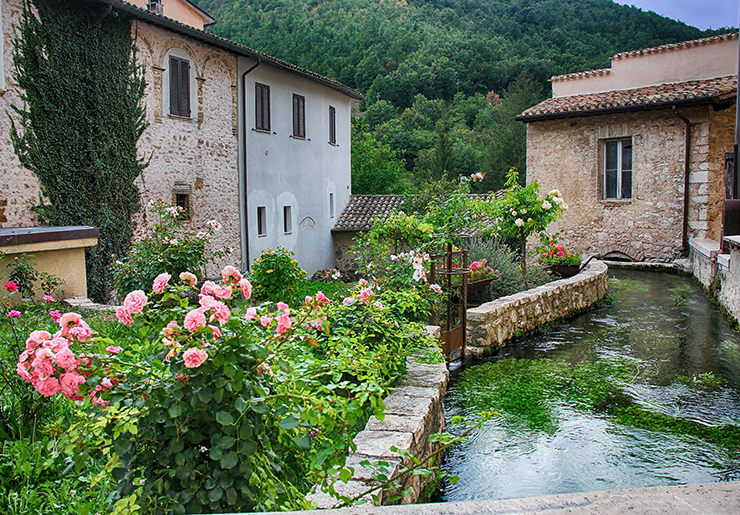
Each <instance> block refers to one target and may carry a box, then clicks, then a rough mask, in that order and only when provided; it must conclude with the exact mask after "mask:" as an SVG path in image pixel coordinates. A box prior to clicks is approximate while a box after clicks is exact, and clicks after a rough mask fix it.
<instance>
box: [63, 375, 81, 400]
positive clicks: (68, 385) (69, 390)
mask: <svg viewBox="0 0 740 515" xmlns="http://www.w3.org/2000/svg"><path fill="white" fill-rule="evenodd" d="M84 382H85V378H84V377H82V376H81V375H80V374H78V373H77V372H67V373H66V374H62V377H61V381H60V385H59V386H60V389H61V391H62V395H64V396H65V397H66V398H68V399H72V400H81V399H82V397H81V396H79V395H77V394H78V393H79V392H80V385H81V384H84Z"/></svg>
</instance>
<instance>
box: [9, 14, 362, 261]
mask: <svg viewBox="0 0 740 515" xmlns="http://www.w3.org/2000/svg"><path fill="white" fill-rule="evenodd" d="M132 1H133V3H128V2H125V1H121V0H100V4H102V5H101V7H103V8H106V7H107V6H110V8H111V9H112V10H114V11H118V12H121V13H124V14H126V15H129V16H131V18H132V23H131V24H132V35H133V36H134V38H135V42H136V45H137V48H138V54H137V58H138V60H139V61H140V62H141V63H142V65H143V68H144V74H145V78H146V82H147V86H146V91H145V99H144V102H145V105H146V118H147V121H148V122H149V127H148V128H147V130H146V131H145V133H144V134H143V136H142V137H141V139H140V140H139V152H140V154H141V155H142V156H151V159H150V162H149V166H148V167H147V168H146V169H145V170H144V172H143V173H142V175H141V177H140V179H139V180H138V186H139V189H140V191H141V193H142V205H144V206H146V205H147V203H148V202H149V201H151V200H154V199H163V200H164V201H165V202H166V203H168V204H172V205H175V204H177V205H180V206H182V207H183V208H185V209H187V211H188V213H189V218H190V225H191V227H192V229H193V230H196V231H197V230H199V229H201V228H202V227H203V225H204V224H205V222H206V221H208V220H213V219H215V220H217V221H219V222H220V223H221V224H222V226H223V229H222V230H221V231H219V232H218V233H217V234H216V235H215V237H214V240H213V246H214V247H215V248H216V249H219V250H221V249H225V248H229V249H231V250H232V252H231V254H230V255H229V256H227V257H226V258H224V259H223V262H222V263H219V264H218V265H217V266H222V265H224V264H227V263H228V264H234V265H241V266H242V269H247V267H248V264H249V263H251V262H252V261H254V260H255V259H256V258H257V257H259V254H260V252H261V251H262V250H264V249H266V248H275V247H277V246H282V247H285V248H286V249H288V250H291V251H293V252H295V254H296V259H297V260H298V262H299V264H300V265H301V266H302V267H303V268H304V269H305V270H306V271H307V272H308V273H309V274H311V273H312V272H314V271H315V270H318V269H322V268H331V267H332V266H334V250H333V244H332V237H331V232H330V231H331V226H332V223H333V220H334V217H335V216H337V213H339V211H340V210H341V209H342V207H343V205H344V203H345V201H346V199H347V197H348V196H349V194H350V184H351V179H350V173H351V163H350V155H351V154H350V149H351V146H350V145H351V137H350V117H351V106H350V104H351V102H352V100H353V99H360V98H362V97H361V95H360V94H359V93H358V92H356V91H354V90H352V89H351V88H349V87H347V86H345V85H343V84H340V83H338V82H336V81H333V80H331V79H328V78H326V77H323V76H321V75H319V74H316V73H314V72H311V71H309V70H306V69H303V68H300V67H298V66H295V65H292V64H290V63H286V62H284V61H281V60H280V59H277V58H275V57H272V56H270V55H267V54H265V53H262V52H258V51H256V50H253V49H250V48H248V47H245V46H242V45H238V44H236V43H233V42H231V41H229V40H226V39H223V38H220V37H217V36H214V35H212V34H209V33H207V32H205V31H204V30H203V28H204V27H205V26H207V25H209V24H211V23H213V19H212V18H210V16H208V15H207V14H206V13H205V12H203V11H202V10H200V9H199V8H197V6H195V5H194V4H192V3H191V2H189V1H188V0H168V1H167V2H164V3H163V2H160V1H159V0H153V1H148V0H132ZM1 2H2V4H1V7H2V23H3V35H4V39H3V41H2V43H3V47H2V48H0V50H2V55H3V60H2V61H3V64H4V67H3V70H2V73H1V74H0V75H2V79H3V80H4V81H5V84H4V85H2V84H0V87H2V88H3V89H4V94H3V95H2V96H0V109H3V110H4V111H7V110H9V107H10V105H12V104H14V103H17V102H18V98H19V97H18V92H17V90H16V89H15V86H14V83H13V78H12V75H11V71H12V51H13V49H12V34H13V32H14V29H13V27H14V26H15V25H17V23H18V20H19V18H20V13H21V11H22V2H21V1H20V0H1ZM9 130H10V123H9V121H8V119H7V117H5V118H3V119H0V135H2V140H3V144H2V145H0V165H2V166H0V224H2V226H3V227H20V226H29V225H33V224H34V217H33V213H32V212H31V210H30V204H31V203H32V202H34V201H35V200H37V199H38V196H39V185H38V181H37V180H36V178H35V176H34V175H33V174H32V173H31V172H30V171H28V170H26V169H24V168H22V167H21V166H20V164H19V162H18V159H17V157H16V156H15V154H14V152H13V148H12V145H11V143H10V137H9ZM147 222H148V221H147V220H146V219H145V218H144V217H143V216H142V217H141V220H140V229H142V230H143V229H145V228H146V227H147ZM215 272H216V268H214V269H212V270H209V274H210V275H214V274H215Z"/></svg>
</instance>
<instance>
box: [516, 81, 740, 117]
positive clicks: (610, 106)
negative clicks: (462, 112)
mask: <svg viewBox="0 0 740 515" xmlns="http://www.w3.org/2000/svg"><path fill="white" fill-rule="evenodd" d="M736 94H737V76H736V75H730V76H726V77H718V78H714V79H702V80H692V81H686V82H674V83H670V84H659V85H656V86H645V87H642V88H635V89H625V90H617V91H606V92H603V93H589V94H585V95H571V96H565V97H557V98H548V99H547V100H545V101H543V102H540V103H539V104H537V105H535V106H532V107H530V108H529V109H527V110H526V111H524V112H523V113H522V114H520V115H519V116H517V120H522V121H533V119H546V118H562V117H568V116H583V115H589V114H599V113H602V112H604V111H610V110H617V111H625V110H636V111H637V110H645V109H653V108H657V107H664V106H665V107H667V106H668V105H671V104H678V105H680V104H692V103H702V102H710V101H712V100H721V99H724V98H726V97H731V96H735V95H736Z"/></svg>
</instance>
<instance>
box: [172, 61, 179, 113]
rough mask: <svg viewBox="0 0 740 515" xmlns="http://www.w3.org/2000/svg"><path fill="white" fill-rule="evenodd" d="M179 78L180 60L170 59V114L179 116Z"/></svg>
mask: <svg viewBox="0 0 740 515" xmlns="http://www.w3.org/2000/svg"><path fill="white" fill-rule="evenodd" d="M179 77H180V60H179V59H178V58H177V57H170V114H174V115H178V114H180V96H179V94H178V93H179V91H180V89H179V87H178V82H179Z"/></svg>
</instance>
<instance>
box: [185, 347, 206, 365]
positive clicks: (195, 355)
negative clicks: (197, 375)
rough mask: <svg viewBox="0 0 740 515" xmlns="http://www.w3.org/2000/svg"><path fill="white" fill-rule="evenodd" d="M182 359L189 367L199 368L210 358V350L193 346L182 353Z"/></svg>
mask: <svg viewBox="0 0 740 515" xmlns="http://www.w3.org/2000/svg"><path fill="white" fill-rule="evenodd" d="M182 359H183V361H185V366H186V367H187V368H198V367H199V366H201V365H202V364H203V362H204V361H205V360H206V359H208V351H206V350H205V349H198V348H195V347H191V348H189V349H188V350H186V351H185V352H183V353H182Z"/></svg>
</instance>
